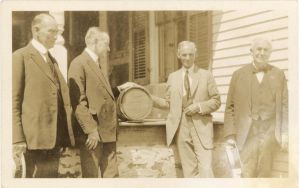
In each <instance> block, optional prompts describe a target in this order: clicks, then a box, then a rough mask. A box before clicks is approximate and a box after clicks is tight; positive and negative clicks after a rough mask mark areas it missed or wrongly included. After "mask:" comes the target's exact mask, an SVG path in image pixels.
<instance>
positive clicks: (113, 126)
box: [68, 51, 118, 142]
mask: <svg viewBox="0 0 300 188" xmlns="http://www.w3.org/2000/svg"><path fill="white" fill-rule="evenodd" d="M68 79H69V86H70V97H71V101H72V106H73V108H74V111H75V116H76V119H77V122H78V124H79V125H80V127H81V129H79V130H78V132H77V133H78V136H79V137H81V135H82V133H84V134H89V133H91V132H93V131H95V130H98V132H99V135H100V139H101V141H102V142H115V141H116V131H117V125H118V121H117V112H116V104H115V97H114V94H113V92H112V89H111V86H110V84H109V82H108V80H107V79H106V78H105V76H104V75H103V73H102V71H101V70H100V69H99V67H98V66H97V65H96V62H94V61H93V59H92V58H91V57H90V56H89V55H88V53H87V52H85V51H84V52H82V54H81V55H79V56H78V57H76V58H75V59H74V60H73V61H72V62H71V65H70V69H69V75H68ZM80 140H81V141H82V139H79V140H78V141H79V142H80Z"/></svg>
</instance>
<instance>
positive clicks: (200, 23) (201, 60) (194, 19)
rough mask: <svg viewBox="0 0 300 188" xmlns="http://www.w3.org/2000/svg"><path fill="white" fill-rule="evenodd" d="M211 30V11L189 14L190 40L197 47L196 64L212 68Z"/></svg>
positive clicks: (204, 67)
mask: <svg viewBox="0 0 300 188" xmlns="http://www.w3.org/2000/svg"><path fill="white" fill-rule="evenodd" d="M211 32H212V31H211V19H210V13H209V12H200V13H199V12H198V13H194V14H191V15H190V16H189V40H191V41H193V42H194V43H195V44H196V47H197V55H196V60H195V64H196V65H198V66H199V67H200V68H203V69H209V68H210V62H211Z"/></svg>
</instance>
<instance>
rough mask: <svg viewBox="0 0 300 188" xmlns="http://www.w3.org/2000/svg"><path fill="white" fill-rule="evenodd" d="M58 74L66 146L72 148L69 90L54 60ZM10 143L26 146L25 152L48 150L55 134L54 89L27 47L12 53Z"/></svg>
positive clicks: (40, 61)
mask: <svg viewBox="0 0 300 188" xmlns="http://www.w3.org/2000/svg"><path fill="white" fill-rule="evenodd" d="M50 58H51V59H52V61H53V63H54V67H55V69H56V72H57V74H58V79H59V83H60V88H61V94H62V99H63V102H64V109H65V111H66V116H67V128H68V133H69V137H70V143H71V144H72V145H74V143H75V141H74V135H73V130H72V122H71V121H72V118H71V117H72V108H71V104H70V98H69V88H68V86H67V83H66V82H65V80H64V78H63V76H62V74H61V72H60V70H59V68H58V66H57V63H56V61H55V59H54V58H52V57H50ZM12 68H13V78H12V81H13V84H12V85H13V89H12V105H13V106H12V110H13V113H12V114H13V143H18V142H23V141H25V142H26V143H27V147H28V149H52V148H54V146H55V142H56V136H57V135H56V134H57V113H58V104H57V101H58V95H57V91H58V88H57V86H56V85H55V81H54V77H53V74H52V72H51V69H50V67H49V65H47V63H46V62H45V61H44V59H43V58H42V56H41V55H40V54H39V52H38V51H37V50H36V49H35V48H34V47H33V46H32V44H28V45H27V46H26V47H24V48H21V49H19V50H17V51H16V52H14V53H13V65H12Z"/></svg>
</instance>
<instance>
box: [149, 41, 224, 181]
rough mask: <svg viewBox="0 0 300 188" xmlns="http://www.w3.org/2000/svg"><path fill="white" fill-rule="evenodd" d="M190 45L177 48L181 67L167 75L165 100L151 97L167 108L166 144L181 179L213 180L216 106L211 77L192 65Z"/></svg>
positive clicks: (185, 44) (216, 95) (184, 44)
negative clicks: (171, 149) (174, 152)
mask: <svg viewBox="0 0 300 188" xmlns="http://www.w3.org/2000/svg"><path fill="white" fill-rule="evenodd" d="M195 55H196V47H195V44H194V43H193V42H190V41H183V42H181V43H179V45H178V53H177V56H178V59H179V60H180V61H181V63H182V68H181V69H179V70H177V71H175V72H173V73H171V74H170V75H169V78H168V81H167V94H166V98H165V99H162V98H159V97H156V96H152V98H153V101H154V106H155V107H158V108H169V109H170V112H169V114H168V117H167V121H166V134H167V144H168V146H170V145H171V144H172V143H174V142H175V143H176V146H177V149H178V153H179V156H180V160H181V163H182V168H183V175H184V177H203V178H208V177H214V174H213V170H212V149H213V147H214V146H213V122H212V115H211V113H212V112H214V111H216V110H217V109H218V108H219V107H220V104H221V102H220V96H219V93H218V90H217V87H216V84H215V81H214V78H213V76H212V74H211V73H210V72H209V71H207V70H203V69H200V68H198V67H197V66H196V65H195V64H194V61H195Z"/></svg>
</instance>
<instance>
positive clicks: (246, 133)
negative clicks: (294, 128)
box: [224, 38, 288, 177]
mask: <svg viewBox="0 0 300 188" xmlns="http://www.w3.org/2000/svg"><path fill="white" fill-rule="evenodd" d="M250 51H251V54H252V57H253V62H252V63H250V64H247V65H245V66H244V67H242V68H240V69H238V70H237V71H235V72H234V73H233V75H232V78H231V83H230V88H229V92H228V96H227V103H226V110H225V121H224V126H225V127H224V133H225V137H226V139H227V142H228V143H229V144H234V143H236V144H237V146H238V148H239V150H240V152H241V161H242V176H243V177H269V176H270V172H271V167H272V153H273V151H274V148H276V141H277V142H278V143H280V144H281V147H282V149H284V150H286V149H287V146H288V91H287V81H286V79H285V75H284V72H283V71H282V70H280V69H278V68H276V67H274V66H272V65H270V64H268V61H269V58H270V55H271V52H272V46H271V43H270V42H269V41H268V40H267V39H265V38H258V39H255V40H254V41H253V44H252V47H251V50H250Z"/></svg>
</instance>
